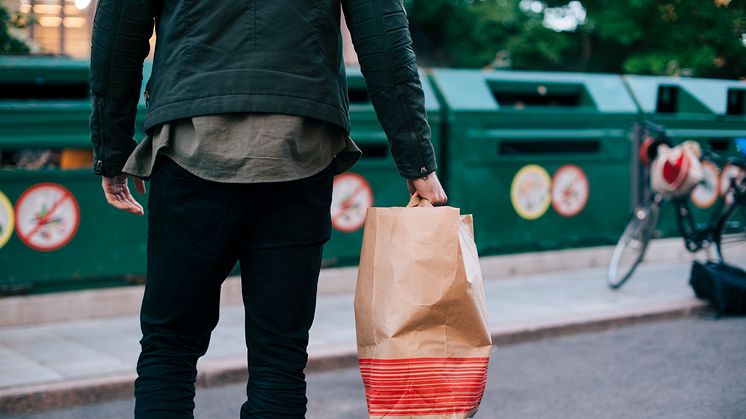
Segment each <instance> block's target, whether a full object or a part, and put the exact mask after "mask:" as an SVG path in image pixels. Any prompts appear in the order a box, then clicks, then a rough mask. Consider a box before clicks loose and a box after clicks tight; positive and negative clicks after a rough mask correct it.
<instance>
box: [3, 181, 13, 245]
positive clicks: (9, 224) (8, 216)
mask: <svg viewBox="0 0 746 419" xmlns="http://www.w3.org/2000/svg"><path fill="white" fill-rule="evenodd" d="M15 222H16V217H15V213H14V212H13V205H12V204H11V203H10V200H9V199H8V197H7V196H5V194H4V193H2V192H0V249H2V248H3V246H5V244H7V243H8V240H10V236H11V235H12V234H13V226H14V225H15Z"/></svg>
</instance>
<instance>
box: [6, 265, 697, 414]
mask: <svg viewBox="0 0 746 419" xmlns="http://www.w3.org/2000/svg"><path fill="white" fill-rule="evenodd" d="M689 268H690V265H689V264H688V263H686V262H659V263H648V264H644V265H643V266H642V267H641V268H640V269H639V271H638V272H637V273H636V275H635V277H633V278H632V279H631V280H630V282H629V283H628V284H626V285H625V286H624V287H623V288H622V289H621V290H619V291H611V290H609V289H608V287H607V286H606V282H605V274H606V270H605V268H588V269H580V270H570V271H563V272H553V273H542V274H533V275H518V276H511V277H509V278H507V279H491V278H486V281H485V288H486V295H487V309H488V319H489V322H490V328H491V332H492V334H493V339H494V343H495V344H496V345H501V344H508V343H514V342H521V341H526V340H530V339H538V338H543V337H548V336H553V335H559V334H567V333H575V332H583V331H593V330H600V329H607V328H612V327H617V326H620V325H623V324H629V323H635V322H640V321H646V320H654V319H664V318H674V317H679V316H685V315H689V314H691V313H693V312H697V311H700V310H701V309H702V307H703V306H704V303H703V302H702V301H700V300H697V299H696V298H694V295H693V293H692V291H691V289H690V287H689V285H688V278H689ZM350 281H354V278H350ZM243 322H244V317H243V309H242V306H240V305H229V306H224V307H223V308H222V312H221V319H220V323H219V325H218V327H217V329H216V330H215V331H214V333H213V337H212V341H211V343H210V349H209V350H208V352H207V354H206V355H205V357H203V359H201V360H200V363H199V365H198V369H199V376H198V379H197V383H198V385H199V386H214V385H219V384H225V383H230V382H237V381H240V380H245V379H246V377H247V373H246V358H245V346H244V330H243V324H244V323H243ZM139 339H140V329H139V325H138V318H137V316H135V315H128V316H120V317H113V318H105V319H89V320H68V321H62V322H57V323H46V324H36V325H23V326H7V327H1V328H0V371H2V374H0V414H2V413H11V412H15V413H20V412H24V411H29V410H39V409H43V408H51V407H58V406H68V405H73V404H84V403H91V402H94V401H100V400H105V399H112V398H119V397H131V395H132V388H133V380H134V377H135V370H134V367H135V363H136V360H137V356H138V351H139V343H138V342H139ZM309 354H310V361H309V371H314V370H321V369H329V368H339V367H349V366H353V365H355V363H356V355H355V354H356V347H355V327H354V311H353V296H352V294H350V293H343V294H336V295H321V296H320V297H319V300H318V305H317V314H316V320H315V323H314V326H313V328H312V329H311V338H310V345H309Z"/></svg>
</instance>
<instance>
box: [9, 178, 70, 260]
mask: <svg viewBox="0 0 746 419" xmlns="http://www.w3.org/2000/svg"><path fill="white" fill-rule="evenodd" d="M79 223H80V208H79V207H78V201H76V200H75V197H74V196H73V194H72V193H71V192H70V191H68V190H67V189H66V188H65V187H64V186H62V185H58V184H56V183H39V184H36V185H34V186H32V187H30V188H28V189H27V190H26V192H24V193H23V195H21V197H20V198H18V202H17V204H16V234H18V237H19V238H20V239H21V241H23V243H25V244H26V246H28V247H30V248H32V249H34V250H38V251H41V252H51V251H53V250H57V249H59V248H61V247H63V246H65V245H66V244H67V243H69V242H70V240H72V239H73V237H75V233H76V232H77V231H78V225H79Z"/></svg>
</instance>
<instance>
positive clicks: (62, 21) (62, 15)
mask: <svg viewBox="0 0 746 419" xmlns="http://www.w3.org/2000/svg"><path fill="white" fill-rule="evenodd" d="M60 55H65V0H60Z"/></svg>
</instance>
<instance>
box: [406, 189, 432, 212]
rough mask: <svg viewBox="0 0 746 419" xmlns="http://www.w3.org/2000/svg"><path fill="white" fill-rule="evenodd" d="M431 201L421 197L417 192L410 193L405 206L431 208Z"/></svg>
mask: <svg viewBox="0 0 746 419" xmlns="http://www.w3.org/2000/svg"><path fill="white" fill-rule="evenodd" d="M432 206H433V203H432V202H430V200H429V199H427V198H423V197H421V196H420V195H419V194H418V193H417V192H415V193H414V195H412V198H411V199H410V200H409V203H408V204H407V208H413V207H420V208H432Z"/></svg>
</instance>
